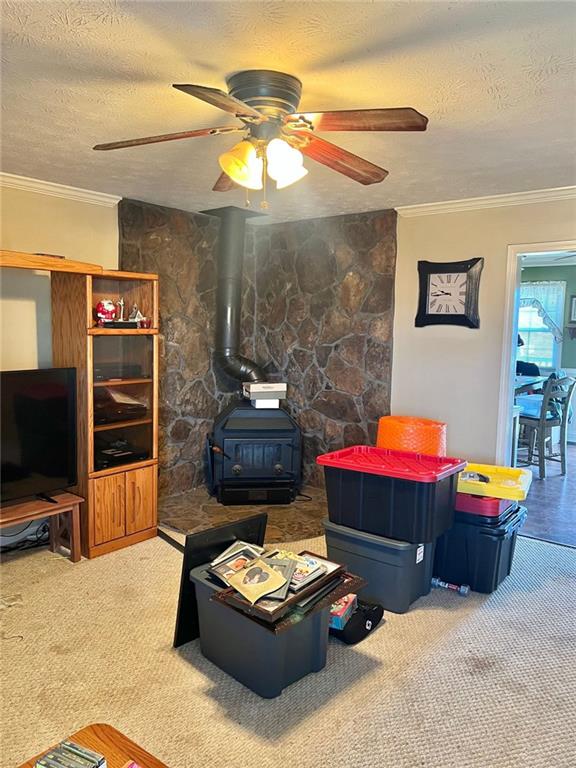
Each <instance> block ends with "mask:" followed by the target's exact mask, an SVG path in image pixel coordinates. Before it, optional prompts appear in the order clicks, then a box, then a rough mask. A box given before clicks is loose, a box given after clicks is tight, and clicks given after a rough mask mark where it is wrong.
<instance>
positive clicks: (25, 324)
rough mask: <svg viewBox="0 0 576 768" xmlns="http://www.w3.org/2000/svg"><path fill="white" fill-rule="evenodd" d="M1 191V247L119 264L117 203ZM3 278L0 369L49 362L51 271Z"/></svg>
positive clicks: (17, 272)
mask: <svg viewBox="0 0 576 768" xmlns="http://www.w3.org/2000/svg"><path fill="white" fill-rule="evenodd" d="M0 195H1V201H0V202H1V218H0V226H1V229H0V246H1V247H2V248H4V249H7V250H12V251H30V252H33V253H34V252H42V253H53V254H60V255H62V256H66V257H67V258H70V259H76V260H78V261H88V262H91V263H96V264H102V265H103V266H104V267H106V268H108V269H117V268H118V217H117V211H116V206H115V205H102V204H95V203H92V202H83V201H79V200H73V199H69V198H64V197H55V196H53V195H47V194H42V193H39V192H32V191H28V190H21V189H13V188H10V187H5V186H3V185H1V183H0ZM0 279H1V286H0V328H1V331H0V368H1V369H2V370H14V369H20V368H36V367H38V366H48V365H50V364H51V361H52V349H51V338H50V337H51V331H50V277H49V275H48V273H45V272H32V271H28V270H19V269H5V270H3V271H2V275H1V277H0Z"/></svg>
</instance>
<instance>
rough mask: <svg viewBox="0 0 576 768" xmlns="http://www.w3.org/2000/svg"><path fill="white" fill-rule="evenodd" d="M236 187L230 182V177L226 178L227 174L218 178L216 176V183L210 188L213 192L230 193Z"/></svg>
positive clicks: (222, 174)
mask: <svg viewBox="0 0 576 768" xmlns="http://www.w3.org/2000/svg"><path fill="white" fill-rule="evenodd" d="M235 187H236V184H234V182H233V181H232V179H231V178H230V176H228V174H227V173H221V174H220V176H218V179H217V181H216V184H214V186H213V187H212V191H213V192H230V190H232V189H234V188H235Z"/></svg>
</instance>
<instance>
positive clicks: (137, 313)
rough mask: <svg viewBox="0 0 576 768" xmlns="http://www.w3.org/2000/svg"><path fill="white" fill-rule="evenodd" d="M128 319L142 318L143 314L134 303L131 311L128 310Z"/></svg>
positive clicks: (138, 320)
mask: <svg viewBox="0 0 576 768" xmlns="http://www.w3.org/2000/svg"><path fill="white" fill-rule="evenodd" d="M128 319H129V320H136V321H137V322H140V320H144V319H145V318H144V315H143V314H142V312H140V310H139V309H138V305H137V304H134V305H133V306H132V312H130V315H129V317H128Z"/></svg>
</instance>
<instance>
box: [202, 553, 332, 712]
mask: <svg viewBox="0 0 576 768" xmlns="http://www.w3.org/2000/svg"><path fill="white" fill-rule="evenodd" d="M190 579H191V581H192V582H193V583H194V585H195V587H196V599H197V602H198V621H199V625H200V649H201V651H202V653H203V655H204V656H205V657H206V658H207V659H209V660H210V661H211V662H213V663H214V664H216V665H217V666H218V667H220V669H222V670H224V672H226V673H228V674H229V675H231V676H232V677H234V678H235V679H236V680H238V682H240V683H242V684H243V685H245V686H246V687H247V688H250V690H251V691H254V693H257V694H258V695H259V696H262V697H263V698H265V699H271V698H274V697H275V696H279V695H280V694H281V693H282V690H283V689H284V688H286V686H288V685H290V684H291V683H294V682H295V681H296V680H300V678H302V677H305V676H306V675H307V674H309V673H310V672H319V671H320V670H321V669H323V668H324V667H325V666H326V652H327V649H328V629H329V626H328V625H329V621H330V607H329V606H328V607H327V608H323V609H322V610H319V611H317V612H316V613H311V614H310V615H307V616H304V617H303V618H302V620H301V621H299V622H297V623H295V624H294V625H292V626H291V627H289V628H288V629H286V630H284V631H282V632H278V633H277V632H275V631H274V628H273V626H270V627H266V626H263V625H262V624H261V623H260V622H258V621H257V620H255V619H253V618H251V617H250V616H246V615H245V614H243V613H241V612H239V611H237V610H235V609H234V608H232V607H230V606H227V605H223V604H221V603H218V602H216V601H215V600H211V599H210V598H211V596H212V595H213V594H214V592H216V591H218V590H219V589H220V588H219V587H218V586H217V585H216V584H214V582H213V581H211V579H210V577H209V575H208V574H207V572H206V565H201V566H198V567H197V568H193V569H192V570H191V571H190Z"/></svg>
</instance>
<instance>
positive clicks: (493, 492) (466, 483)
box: [458, 464, 532, 501]
mask: <svg viewBox="0 0 576 768" xmlns="http://www.w3.org/2000/svg"><path fill="white" fill-rule="evenodd" d="M466 472H478V473H479V474H480V475H486V476H487V477H489V478H490V482H489V483H482V482H481V481H480V480H465V479H463V475H465V473H466ZM531 483H532V472H531V471H530V470H529V469H518V468H517V467H497V466H495V465H494V464H468V466H467V467H466V469H465V470H464V472H461V473H460V475H459V476H458V493H471V494H472V495H473V496H492V497H493V498H496V499H510V501H524V499H525V498H526V496H527V495H528V491H529V490H530V484H531Z"/></svg>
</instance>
